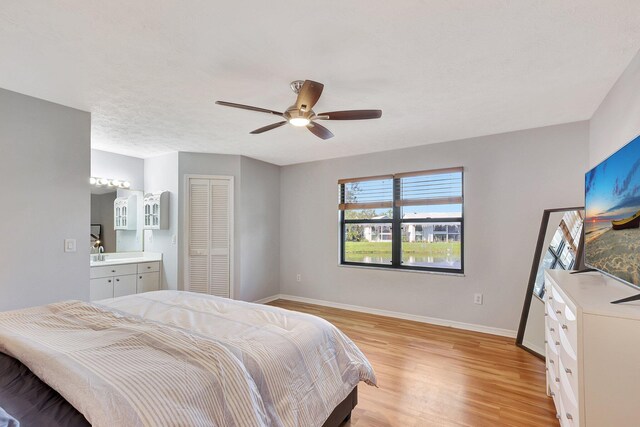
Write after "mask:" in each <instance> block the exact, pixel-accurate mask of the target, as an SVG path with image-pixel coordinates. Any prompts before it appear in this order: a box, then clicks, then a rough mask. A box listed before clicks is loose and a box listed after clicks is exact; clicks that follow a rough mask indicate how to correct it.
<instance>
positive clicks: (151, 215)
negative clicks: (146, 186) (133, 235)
mask: <svg viewBox="0 0 640 427" xmlns="http://www.w3.org/2000/svg"><path fill="white" fill-rule="evenodd" d="M144 228H145V229H146V230H166V229H168V228H169V192H168V191H161V192H156V193H147V194H145V195H144Z"/></svg>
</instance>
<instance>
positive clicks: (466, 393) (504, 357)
mask: <svg viewBox="0 0 640 427" xmlns="http://www.w3.org/2000/svg"><path fill="white" fill-rule="evenodd" d="M270 304H271V305H274V306H278V307H282V308H286V309H289V310H296V311H301V312H305V313H310V314H314V315H316V316H319V317H323V318H325V319H326V320H328V321H330V322H331V323H333V324H334V325H336V326H337V327H338V328H340V329H341V330H342V331H343V332H344V333H345V334H347V335H348V336H349V337H350V338H351V339H352V340H353V341H354V342H355V343H356V344H357V345H358V347H359V348H360V349H361V350H362V351H363V352H364V354H365V355H366V356H367V358H368V359H369V361H370V362H371V364H372V365H373V368H374V369H375V372H376V375H377V378H378V386H379V388H374V387H369V386H367V385H366V384H364V383H360V385H359V387H358V392H359V393H358V406H357V407H356V409H355V410H354V411H353V414H352V418H351V422H350V423H347V424H345V425H344V426H345V427H346V426H354V427H377V426H402V427H411V426H416V427H418V426H420V427H423V426H424V427H428V426H473V427H479V426H492V427H495V426H536V427H539V426H557V425H558V422H557V420H556V418H555V414H556V411H555V409H554V406H553V402H552V400H551V399H550V398H548V397H547V395H546V393H545V388H546V385H545V367H544V363H543V362H542V361H541V360H540V359H537V358H536V357H534V356H532V355H531V354H529V353H527V352H526V351H524V350H522V349H520V348H518V347H516V346H515V344H514V340H513V339H510V338H504V337H498V336H494V335H488V334H481V333H477V332H469V331H463V330H459V329H453V328H447V327H442V326H434V325H428V324H424V323H418V322H412V321H407V320H400V319H394V318H389V317H382V316H376V315H372V314H364V313H356V312H352V311H347V310H339V309H334V308H328V307H321V306H317V305H311V304H304V303H298V302H292V301H286V300H277V301H274V302H272V303H270Z"/></svg>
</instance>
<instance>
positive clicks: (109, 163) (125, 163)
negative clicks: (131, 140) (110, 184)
mask: <svg viewBox="0 0 640 427" xmlns="http://www.w3.org/2000/svg"><path fill="white" fill-rule="evenodd" d="M91 176H94V177H97V178H113V179H121V180H124V181H129V182H130V183H131V189H132V190H141V191H142V190H144V160H143V159H139V158H137V157H131V156H123V155H122V154H116V153H109V152H107V151H101V150H91Z"/></svg>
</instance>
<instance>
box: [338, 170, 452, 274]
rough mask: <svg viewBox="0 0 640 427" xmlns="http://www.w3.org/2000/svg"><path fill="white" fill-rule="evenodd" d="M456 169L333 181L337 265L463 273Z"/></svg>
mask: <svg viewBox="0 0 640 427" xmlns="http://www.w3.org/2000/svg"><path fill="white" fill-rule="evenodd" d="M462 177H463V171H462V168H449V169H438V170H432V171H422V172H410V173H398V174H394V175H382V176H374V177H366V178H352V179H342V180H340V181H338V189H339V212H340V236H341V237H340V243H341V244H340V263H341V264H345V265H362V266H376V267H387V268H396V269H411V270H427V271H442V272H451V273H462V272H463V225H464V223H463V216H462V210H463V209H462V208H463V191H462V187H463V185H462V184H463V180H462Z"/></svg>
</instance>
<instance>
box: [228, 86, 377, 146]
mask: <svg viewBox="0 0 640 427" xmlns="http://www.w3.org/2000/svg"><path fill="white" fill-rule="evenodd" d="M291 89H292V90H293V91H294V92H295V93H297V94H298V98H297V99H296V102H295V104H293V105H292V106H290V107H289V108H287V110H286V111H285V112H284V113H281V112H278V111H273V110H267V109H265V108H258V107H252V106H250V105H243V104H235V103H233V102H226V101H216V104H218V105H224V106H225V107H234V108H241V109H243V110H250V111H258V112H261V113H267V114H274V115H276V116H280V117H283V118H284V119H285V120H284V121H281V122H278V123H273V124H271V125H267V126H264V127H261V128H260V129H256V130H254V131H253V132H251V133H252V134H258V133H263V132H266V131H268V130H272V129H275V128H279V127H280V126H282V125H284V124H285V123H287V122H288V123H290V124H292V125H293V126H299V127H302V126H306V128H307V129H309V130H310V131H311V133H313V134H314V135H315V136H317V137H319V138H322V139H329V138H331V137H333V134H332V133H331V131H330V130H329V129H327V128H326V127H324V126H322V125H321V124H319V123H316V120H364V119H379V118H380V117H382V110H346V111H330V112H327V113H320V114H316V113H315V112H314V111H313V110H312V108H313V106H314V105H316V103H317V102H318V99H320V95H322V89H324V85H323V84H322V83H318V82H314V81H313V80H295V81H293V82H291Z"/></svg>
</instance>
